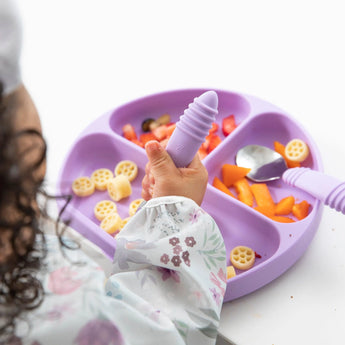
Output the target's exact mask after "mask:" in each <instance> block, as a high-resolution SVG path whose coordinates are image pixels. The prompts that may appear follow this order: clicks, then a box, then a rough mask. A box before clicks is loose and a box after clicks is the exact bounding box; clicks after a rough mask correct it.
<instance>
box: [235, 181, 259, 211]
mask: <svg viewBox="0 0 345 345" xmlns="http://www.w3.org/2000/svg"><path fill="white" fill-rule="evenodd" d="M234 187H235V189H236V192H237V198H238V200H240V201H242V202H243V203H245V204H246V205H248V206H250V207H252V206H253V204H254V196H253V193H252V191H251V189H250V186H249V183H248V180H247V179H246V178H241V179H240V180H237V181H236V182H235V183H234Z"/></svg>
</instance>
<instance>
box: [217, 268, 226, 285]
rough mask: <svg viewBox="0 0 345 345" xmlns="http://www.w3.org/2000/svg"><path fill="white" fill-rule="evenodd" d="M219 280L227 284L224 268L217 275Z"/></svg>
mask: <svg viewBox="0 0 345 345" xmlns="http://www.w3.org/2000/svg"><path fill="white" fill-rule="evenodd" d="M217 276H218V278H219V279H220V280H221V281H223V282H224V283H225V284H226V274H225V272H224V271H223V269H222V268H220V269H219V271H218V273H217Z"/></svg>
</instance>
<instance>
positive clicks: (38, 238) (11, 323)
mask: <svg viewBox="0 0 345 345" xmlns="http://www.w3.org/2000/svg"><path fill="white" fill-rule="evenodd" d="M17 101H18V100H17V99H16V95H15V93H14V94H11V95H10V96H8V97H6V100H5V99H4V97H3V87H2V84H1V82H0V344H8V343H12V342H13V341H14V340H15V339H17V338H16V337H15V329H16V322H17V320H19V319H23V318H24V319H25V315H26V313H27V312H29V311H31V310H33V309H35V308H37V307H38V306H39V305H40V304H41V303H42V301H43V298H44V290H43V286H42V284H41V282H40V280H39V279H38V272H41V271H42V270H44V258H45V256H46V253H47V250H46V243H45V238H44V235H43V231H42V230H41V227H40V224H41V220H42V218H44V217H48V215H47V214H46V212H45V209H46V206H47V205H46V203H44V205H43V203H40V202H37V199H38V196H39V195H42V196H43V197H44V199H45V200H48V199H49V198H52V197H50V196H49V195H47V194H46V193H45V191H44V188H43V180H44V174H42V173H41V170H42V169H41V168H42V166H43V165H44V164H45V159H46V151H47V147H46V142H45V140H44V138H43V137H42V134H41V133H40V132H39V131H37V130H35V129H30V128H28V129H25V130H22V131H16V129H15V126H14V121H15V120H14V119H15V112H16V107H17ZM62 198H64V199H66V197H65V196H62ZM67 199H68V197H67ZM67 202H68V200H67ZM66 205H67V203H66ZM61 212H63V210H62V211H61ZM59 219H60V215H59ZM59 219H58V220H57V222H56V231H57V235H58V237H59V240H60V243H62V244H64V243H63V241H62V240H61V236H60V235H62V233H63V231H64V229H65V226H64V227H62V228H60V227H59V225H58V224H59V222H58V221H59ZM11 339H12V340H11Z"/></svg>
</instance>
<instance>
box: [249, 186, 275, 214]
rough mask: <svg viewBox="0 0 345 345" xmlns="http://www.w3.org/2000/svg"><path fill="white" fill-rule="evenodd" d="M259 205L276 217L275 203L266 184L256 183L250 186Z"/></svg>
mask: <svg viewBox="0 0 345 345" xmlns="http://www.w3.org/2000/svg"><path fill="white" fill-rule="evenodd" d="M250 189H251V191H252V193H253V195H254V198H255V201H256V203H257V205H258V206H259V207H260V208H262V209H264V210H266V213H267V214H271V215H272V216H273V215H274V211H275V203H274V201H273V199H272V196H271V193H270V191H269V189H268V186H267V184H266V183H254V184H252V185H251V186H250Z"/></svg>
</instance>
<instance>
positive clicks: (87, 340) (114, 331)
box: [74, 319, 124, 345]
mask: <svg viewBox="0 0 345 345" xmlns="http://www.w3.org/2000/svg"><path fill="white" fill-rule="evenodd" d="M74 342H75V343H76V344H77V345H121V344H124V342H123V338H122V335H121V333H120V331H119V330H118V328H117V327H116V325H115V324H114V323H113V322H111V321H108V320H97V319H96V320H92V321H89V322H88V323H87V324H86V325H85V326H84V327H83V328H82V329H81V330H80V331H79V333H78V335H77V337H76V338H75V340H74Z"/></svg>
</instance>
